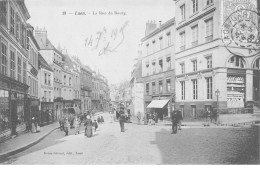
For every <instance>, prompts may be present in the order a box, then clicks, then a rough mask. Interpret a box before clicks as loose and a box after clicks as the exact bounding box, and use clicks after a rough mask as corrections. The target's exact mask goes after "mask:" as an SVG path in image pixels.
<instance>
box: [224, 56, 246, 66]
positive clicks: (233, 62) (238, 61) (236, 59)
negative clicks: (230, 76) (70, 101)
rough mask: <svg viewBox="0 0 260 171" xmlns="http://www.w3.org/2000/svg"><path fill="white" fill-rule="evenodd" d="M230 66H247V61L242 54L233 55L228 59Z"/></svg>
mask: <svg viewBox="0 0 260 171" xmlns="http://www.w3.org/2000/svg"><path fill="white" fill-rule="evenodd" d="M228 67H231V68H245V61H244V59H243V58H242V57H241V56H232V57H231V58H230V59H229V60H228Z"/></svg>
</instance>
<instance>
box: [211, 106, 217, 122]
mask: <svg viewBox="0 0 260 171" xmlns="http://www.w3.org/2000/svg"><path fill="white" fill-rule="evenodd" d="M213 119H214V121H215V124H217V120H218V111H217V109H216V108H214V109H213V112H212V120H213Z"/></svg>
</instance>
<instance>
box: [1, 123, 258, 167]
mask: <svg viewBox="0 0 260 171" xmlns="http://www.w3.org/2000/svg"><path fill="white" fill-rule="evenodd" d="M125 127H126V132H124V133H122V132H120V128H119V124H118V123H117V122H114V123H104V124H101V125H99V129H98V131H97V132H95V133H94V136H93V137H92V138H87V137H85V136H84V133H83V128H81V129H82V130H81V134H79V135H74V134H73V133H74V130H73V129H72V130H71V132H70V135H69V136H67V137H65V136H64V132H62V131H60V130H56V131H54V132H53V133H52V134H50V135H49V136H48V137H46V138H45V139H44V140H43V141H41V142H40V143H38V144H37V145H35V146H33V147H31V148H29V149H27V150H25V151H23V152H21V153H18V154H16V155H14V156H11V157H9V158H8V160H7V161H5V162H4V163H3V164H259V130H256V128H186V129H185V128H184V129H182V130H180V131H178V134H176V135H174V134H170V133H171V130H170V128H171V127H169V126H147V125H135V124H126V126H125Z"/></svg>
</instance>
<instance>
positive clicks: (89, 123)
mask: <svg viewBox="0 0 260 171" xmlns="http://www.w3.org/2000/svg"><path fill="white" fill-rule="evenodd" d="M84 126H85V136H87V137H92V120H91V119H90V116H89V115H87V119H86V121H85V123H84Z"/></svg>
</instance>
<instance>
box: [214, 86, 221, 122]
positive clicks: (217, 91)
mask: <svg viewBox="0 0 260 171" xmlns="http://www.w3.org/2000/svg"><path fill="white" fill-rule="evenodd" d="M215 95H216V96H217V125H218V124H219V112H218V110H219V104H218V96H219V95H220V91H219V90H218V89H217V90H216V91H215Z"/></svg>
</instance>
